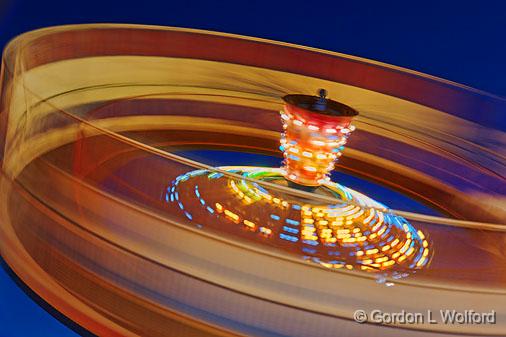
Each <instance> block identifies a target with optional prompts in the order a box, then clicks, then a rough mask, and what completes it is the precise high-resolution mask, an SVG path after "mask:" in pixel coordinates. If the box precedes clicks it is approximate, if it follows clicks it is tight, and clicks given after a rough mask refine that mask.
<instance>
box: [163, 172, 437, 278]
mask: <svg viewBox="0 0 506 337" xmlns="http://www.w3.org/2000/svg"><path fill="white" fill-rule="evenodd" d="M219 169H221V170H226V171H228V172H232V173H236V174H241V175H243V176H245V177H249V178H254V179H258V180H264V179H266V180H269V181H276V180H283V175H282V170H281V169H274V168H255V167H220V168H219ZM323 186H324V188H326V189H327V190H329V191H330V192H331V193H332V194H333V195H334V196H336V197H338V198H340V199H342V200H343V204H339V205H312V204H308V203H300V201H299V200H285V199H283V197H282V196H279V195H273V194H272V193H269V192H268V191H267V190H265V189H264V188H262V187H261V186H259V185H258V184H256V183H250V182H249V181H245V180H242V181H240V182H238V183H236V182H235V180H233V179H230V178H227V177H224V176H223V175H222V174H219V173H218V174H217V173H213V172H209V171H205V170H199V171H192V172H189V173H186V174H184V175H181V176H179V177H177V178H176V179H175V180H174V182H173V183H172V184H171V185H170V186H169V188H168V190H167V193H166V201H167V202H172V203H176V204H177V205H178V207H179V208H180V209H181V211H182V212H184V214H185V216H186V217H187V218H188V219H189V220H191V221H201V222H199V225H201V226H202V221H205V223H203V226H205V227H209V228H218V229H221V230H226V228H227V224H229V223H234V224H236V225H239V226H241V227H242V228H243V229H244V230H245V231H248V232H251V233H252V237H253V238H255V239H256V240H269V241H272V242H273V245H274V246H277V247H285V248H289V250H291V251H298V252H299V253H302V255H303V256H305V257H306V258H307V259H309V260H310V261H312V262H315V263H318V264H320V265H322V266H324V267H327V268H336V269H339V268H343V267H345V268H347V269H353V268H358V269H361V270H366V271H381V270H385V269H390V268H393V267H397V268H396V269H398V270H404V271H409V270H412V269H419V268H421V267H423V266H425V265H426V264H427V262H428V261H429V259H430V254H431V251H430V248H429V243H428V241H427V240H426V239H425V235H424V234H423V233H422V232H421V231H416V230H415V229H414V228H413V226H412V225H411V224H409V222H407V221H406V220H405V219H404V218H402V217H400V216H396V215H394V214H391V213H389V212H388V209H387V208H386V207H385V206H384V205H382V204H380V203H378V202H376V201H374V200H373V199H371V198H369V197H367V196H365V195H363V194H361V193H359V192H356V191H354V190H352V189H349V188H346V187H344V186H341V185H339V184H337V183H334V182H325V183H324V184H323ZM192 191H194V193H192ZM227 194H234V195H235V196H236V198H235V199H234V198H224V197H223V196H225V195H227ZM220 196H221V198H220ZM347 201H355V202H356V203H358V204H359V205H360V206H355V205H350V204H348V203H346V202H347ZM202 214H205V215H204V216H203V215H202ZM209 214H210V215H211V216H210V217H209V216H208V215H209ZM283 241H286V242H289V243H291V245H293V246H295V247H287V245H286V244H285V243H283Z"/></svg>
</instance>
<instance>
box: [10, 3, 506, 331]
mask: <svg viewBox="0 0 506 337" xmlns="http://www.w3.org/2000/svg"><path fill="white" fill-rule="evenodd" d="M132 3H133V2H130V1H127V0H124V1H107V0H101V1H98V0H81V1H65V2H60V1H51V0H38V1H36V0H0V46H4V45H5V43H6V42H7V41H8V40H9V39H11V38H12V37H14V36H16V35H18V34H20V33H23V32H25V31H29V30H33V29H36V28H41V27H46V26H52V25H60V24H71V23H91V22H120V23H144V24H158V25H169V26H180V27H190V28H201V29H209V30H216V31H224V32H229V33H237V34H242V35H251V36H257V37H263V38H269V39H274V40H281V41H286V42H292V43H297V44H302V45H308V46H313V47H318V48H323V49H329V50H333V51H338V52H343V53H346V54H352V55H357V56H362V57H366V58H370V59H375V60H379V61H383V62H387V63H391V64H394V65H398V66H403V67H407V68H410V69H414V70H418V71H421V72H425V73H428V74H431V75H435V76H439V77H443V78H446V79H449V80H453V81H456V82H460V83H463V84H466V85H470V86H473V87H476V88H478V89H482V90H485V91H489V92H491V93H495V94H498V95H502V96H506V82H505V80H504V78H505V77H506V62H505V61H504V60H506V44H505V41H504V40H505V36H504V35H505V33H506V14H505V13H506V2H499V1H498V2H478V1H476V2H468V3H466V2H465V1H458V2H457V1H455V2H453V1H445V2H443V1H440V2H439V3H437V2H433V3H431V2H427V1H423V2H418V5H413V4H411V3H409V2H408V1H402V2H396V1H388V2H387V1H374V2H371V3H370V4H367V2H364V1H357V2H356V4H353V3H351V1H350V2H343V1H337V0H335V1H328V2H325V1H319V2H318V1H290V2H288V1H274V0H271V1H246V0H242V1H217V0H215V1H211V0H209V1H190V0H186V1H177V2H173V1H170V0H165V1H146V0H142V1H138V2H137V3H136V4H135V5H133V4H132ZM502 124H503V126H504V124H506V121H503V123H502ZM73 335H75V333H74V332H73V331H72V330H70V329H69V328H67V327H66V326H64V325H63V324H61V323H60V322H59V321H58V320H56V319H54V318H53V317H52V316H51V315H50V314H49V313H47V312H46V311H45V310H44V309H42V308H41V307H39V306H38V304H36V303H35V302H34V301H32V300H31V299H30V298H29V297H28V296H26V295H25V294H24V293H23V291H22V290H21V289H20V288H19V287H18V286H17V285H16V284H15V283H14V282H13V281H12V280H11V278H10V277H9V276H8V275H7V273H6V271H5V270H3V269H0V336H9V337H11V336H26V337H28V336H73Z"/></svg>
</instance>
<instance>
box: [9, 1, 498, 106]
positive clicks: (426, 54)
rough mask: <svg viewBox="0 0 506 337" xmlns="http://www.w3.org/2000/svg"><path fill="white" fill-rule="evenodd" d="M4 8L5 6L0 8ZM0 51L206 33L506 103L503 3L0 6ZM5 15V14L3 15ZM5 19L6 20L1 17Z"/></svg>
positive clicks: (56, 3)
mask: <svg viewBox="0 0 506 337" xmlns="http://www.w3.org/2000/svg"><path fill="white" fill-rule="evenodd" d="M2 1H3V2H2ZM0 3H4V4H3V8H4V9H3V10H0V45H3V44H4V43H5V42H6V41H7V40H8V39H9V38H11V37H13V36H15V35H17V34H19V33H21V32H24V31H28V30H31V29H35V28H39V27H44V26H50V25H59V24H69V23H80V22H126V23H128V22H131V23H147V24H159V25H171V26H181V27H192V28H203V29H210V30H217V31H225V32H231V33H238V34H244V35H252V36H257V37H264V38H270V39H275V40H282V41H286V42H293V43H298V44H303V45H309V46H314V47H320V48H324V49H330V50H334V51H339V52H343V53H348V54H352V55H357V56H362V57H366V58H371V59H375V60H379V61H384V62H387V63H391V64H395V65H399V66H404V67H407V68H411V69H415V70H419V71H422V72H426V73H429V74H431V75H436V76H440V77H443V78H447V79H450V80H453V81H456V82H460V83H463V84H467V85H470V86H473V87H476V88H478V89H482V90H485V91H489V92H491V93H495V94H499V95H502V96H506V82H505V80H504V79H505V77H506V62H505V60H506V44H505V43H504V38H505V36H504V35H505V33H506V2H500V1H497V2H491V1H486V2H485V1H483V2H478V1H475V2H471V1H467V2H466V1H439V2H430V1H429V2H427V1H423V2H417V5H413V4H412V2H409V1H402V2H401V1H370V4H367V1H355V2H353V1H346V2H344V1H338V0H334V1H319V2H318V1H275V0H271V1H248V0H241V1H228V0H220V1H218V0H215V1H212V0H208V1H200V0H199V1H191V0H185V1H177V2H175V1H170V0H164V1H163V0H159V1H146V0H142V1H137V4H136V5H132V3H133V1H116V0H100V1H99V0H83V1H65V2H63V1H54V0H38V1H35V0H0ZM2 13H3V14H2ZM1 16H3V18H2V17H1Z"/></svg>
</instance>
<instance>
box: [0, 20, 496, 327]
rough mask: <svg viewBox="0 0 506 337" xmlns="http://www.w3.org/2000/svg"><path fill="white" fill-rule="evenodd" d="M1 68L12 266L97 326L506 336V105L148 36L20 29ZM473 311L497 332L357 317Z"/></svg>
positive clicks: (50, 300) (367, 71) (4, 225)
mask: <svg viewBox="0 0 506 337" xmlns="http://www.w3.org/2000/svg"><path fill="white" fill-rule="evenodd" d="M1 75H2V76H1V78H2V83H1V98H0V161H1V176H0V252H1V256H2V258H3V260H4V261H5V263H6V265H8V266H9V268H11V269H12V271H13V272H14V273H15V274H16V275H17V277H18V278H19V279H20V280H21V281H22V282H23V283H24V284H26V285H27V286H28V287H29V288H30V289H31V290H33V292H34V293H35V294H37V296H39V297H40V299H42V300H43V301H45V302H46V303H47V304H48V305H50V306H52V307H53V308H55V309H56V310H58V311H59V312H61V313H62V314H63V315H65V316H66V317H68V318H69V319H70V320H72V321H73V322H75V323H77V324H78V325H79V326H81V327H82V329H83V330H86V331H89V332H92V333H94V334H97V335H100V336H117V335H121V336H135V335H141V336H178V337H180V336H245V335H247V336H295V337H299V336H300V337H302V336H323V337H326V336H328V337H331V336H332V337H333V336H336V331H343V332H344V333H345V334H347V335H349V336H366V335H374V336H404V335H406V333H409V335H410V336H455V335H461V334H462V335H473V336H479V335H495V336H504V335H505V334H506V306H505V303H506V288H505V287H504V285H505V284H506V255H505V253H504V252H505V251H506V233H505V227H504V226H505V223H504V219H506V209H505V207H504V205H505V196H506V184H505V182H506V178H505V177H506V174H505V172H506V153H505V152H504V149H505V148H506V135H505V133H504V130H501V129H499V128H498V127H497V125H498V123H497V121H499V120H501V119H502V118H504V111H506V101H505V100H504V99H503V98H500V97H496V96H492V95H489V94H487V93H483V92H479V91H477V90H474V89H471V88H467V87H464V86H461V85H458V84H456V83H452V82H449V81H445V80H441V79H438V78H434V77H431V76H427V75H424V74H420V73H416V72H412V71H409V70H406V69H401V68H398V67H393V66H389V65H386V64H382V63H378V62H374V61H370V60H365V59H361V58H357V57H352V56H347V55H342V54H337V53H332V52H327V51H323V50H318V49H313V48H307V47H301V46H295V45H290V44H285V43H279V42H273V41H267V40H261V39H254V38H247V37H242V36H236V35H229V34H221V33H213V32H207V31H198V30H188V29H177V28H168V27H152V26H135V25H78V26H66V27H56V28H47V29H42V30H39V31H35V32H30V33H27V34H24V35H22V36H20V37H18V38H17V39H15V40H13V41H12V42H11V43H10V44H9V45H8V46H7V48H6V49H5V51H4V55H3V62H2V74H1ZM315 88H325V89H326V90H327V91H328V97H331V98H332V99H329V98H327V92H325V91H320V92H319V95H318V96H313V94H314V90H315ZM294 93H300V94H297V95H293V94H294ZM339 102H342V103H339ZM358 112H360V114H357V113H358ZM280 114H281V119H280ZM280 120H281V122H280ZM352 122H353V124H352ZM355 126H356V129H355ZM352 132H353V136H351V137H349V138H348V136H349V135H350V133H352ZM345 143H346V149H344V145H345ZM343 150H344V152H343ZM341 152H343V153H344V155H343V156H342V157H341ZM334 165H335V166H336V168H335V169H334ZM359 191H360V192H359ZM387 206H388V207H387ZM470 304H472V309H473V310H475V311H476V312H490V311H491V310H494V311H495V313H496V324H490V325H472V324H471V325H466V324H463V325H448V324H429V323H428V322H425V323H423V322H422V323H420V324H413V325H405V324H404V325H403V324H399V323H392V324H385V325H378V324H374V323H367V324H358V323H356V322H355V321H354V320H353V313H354V312H355V311H356V310H358V309H361V310H365V311H366V312H370V311H371V310H374V309H378V310H381V311H382V312H400V311H402V310H404V311H406V312H427V311H429V310H430V311H433V312H439V310H441V309H446V308H449V309H455V310H457V311H464V310H466V309H470Z"/></svg>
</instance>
